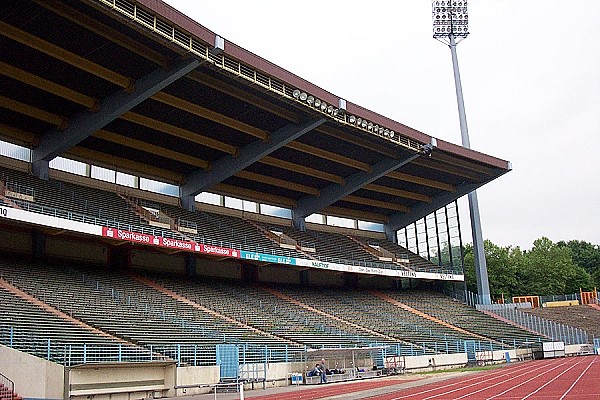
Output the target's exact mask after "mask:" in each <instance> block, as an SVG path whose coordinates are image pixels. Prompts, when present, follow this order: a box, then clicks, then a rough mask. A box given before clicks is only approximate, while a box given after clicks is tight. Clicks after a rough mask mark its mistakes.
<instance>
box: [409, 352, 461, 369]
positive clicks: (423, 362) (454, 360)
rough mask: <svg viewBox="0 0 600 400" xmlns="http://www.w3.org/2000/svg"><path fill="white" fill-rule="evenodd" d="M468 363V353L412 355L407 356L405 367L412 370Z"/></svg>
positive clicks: (459, 365)
mask: <svg viewBox="0 0 600 400" xmlns="http://www.w3.org/2000/svg"><path fill="white" fill-rule="evenodd" d="M466 363H467V353H455V354H435V355H424V356H410V357H406V358H405V368H406V369H407V370H408V371H410V372H418V371H423V370H424V371H427V370H431V369H433V368H435V369H449V368H458V367H462V366H464V365H465V364H466Z"/></svg>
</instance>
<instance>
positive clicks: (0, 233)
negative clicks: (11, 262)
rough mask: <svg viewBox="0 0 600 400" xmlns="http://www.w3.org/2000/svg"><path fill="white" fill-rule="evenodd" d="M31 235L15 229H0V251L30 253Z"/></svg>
mask: <svg viewBox="0 0 600 400" xmlns="http://www.w3.org/2000/svg"><path fill="white" fill-rule="evenodd" d="M31 246H32V243H31V233H30V232H28V231H23V230H17V229H12V228H11V229H7V230H4V229H0V249H2V250H3V251H8V252H18V253H27V254H30V253H31Z"/></svg>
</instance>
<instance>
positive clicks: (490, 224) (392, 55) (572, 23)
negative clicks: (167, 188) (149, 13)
mask: <svg viewBox="0 0 600 400" xmlns="http://www.w3.org/2000/svg"><path fill="white" fill-rule="evenodd" d="M166 2H167V3H169V4H171V5H172V6H173V7H175V8H176V9H178V10H180V11H182V12H183V13H184V14H186V15H188V16H189V17H191V18H192V19H194V20H196V21H197V22H199V23H200V24H202V25H204V26H205V27H207V28H208V29H210V30H212V31H214V32H215V33H216V34H218V35H220V36H222V37H223V38H225V40H226V41H230V42H233V43H235V44H237V45H239V46H241V47H243V48H245V49H246V50H249V51H251V52H253V53H255V54H257V55H259V56H261V57H263V58H265V59H267V60H269V61H271V62H273V63H275V64H277V65H278V66H280V67H282V68H285V69H286V70H288V71H290V72H292V73H294V74H296V75H298V76H300V77H302V78H304V79H306V80H308V81H310V82H312V83H314V84H316V85H318V86H320V87H321V88H323V89H325V90H327V91H329V92H331V93H333V94H335V95H337V96H339V97H341V98H344V99H346V100H348V101H350V102H352V103H355V104H359V105H361V106H363V107H366V108H368V109H370V110H372V111H375V112H377V113H379V114H383V115H385V116H386V117H389V118H391V119H394V120H396V121H398V122H401V123H403V124H405V125H408V126H410V127H412V128H415V129H417V130H419V131H422V132H424V133H426V134H427V135H430V136H433V137H436V138H439V139H442V140H445V141H449V142H452V143H456V144H460V143H461V136H460V127H459V121H458V111H457V106H456V94H455V89H454V79H453V72H452V60H451V55H450V50H449V48H448V46H447V45H445V44H443V43H440V42H438V41H436V40H435V39H433V38H432V27H431V2H430V1H428V0H402V1H389V0H387V1H384V0H371V1H368V2H367V1H364V0H362V1H358V0H344V1H342V0H330V1H316V0H303V1H301V2H300V1H296V2H292V1H281V0H279V1H277V0H252V1H247V0H246V1H244V0H229V1H228V0H220V1H210V2H209V1H196V0H167V1H166ZM468 10H469V21H470V22H469V32H470V35H469V36H468V37H467V38H466V39H465V40H464V41H462V42H461V43H460V44H459V45H458V48H457V49H458V61H459V65H460V73H461V79H462V86H463V94H464V100H465V109H466V116H467V123H468V127H469V136H470V142H471V148H473V149H474V150H477V151H481V152H483V153H487V154H490V155H493V156H495V157H498V158H501V159H504V160H508V161H510V162H511V163H512V166H513V170H512V171H511V172H509V173H507V174H505V175H504V176H502V177H500V178H498V179H496V180H495V181H493V182H491V183H489V184H487V185H485V186H484V187H482V188H480V189H479V190H478V191H477V193H478V198H479V208H480V212H481V222H482V227H483V235H484V238H485V239H489V240H491V241H492V242H494V243H495V244H497V245H500V246H519V247H521V248H522V249H530V248H531V247H532V245H533V241H534V240H536V239H538V238H540V237H542V236H545V237H548V238H550V239H551V240H552V241H554V242H556V241H559V240H571V239H575V240H585V241H588V242H592V243H594V244H600V178H599V175H600V155H599V153H600V145H599V144H598V142H597V138H598V136H600V45H599V44H598V40H597V39H596V38H595V35H596V34H597V31H598V26H599V24H600V0H577V1H564V0H563V1H559V0H527V1H523V0H471V1H469V4H468ZM468 214H469V213H468V208H467V202H466V197H465V198H464V199H463V200H462V201H461V219H462V220H461V222H462V224H463V225H462V226H463V228H462V230H463V233H464V234H466V235H468V234H469V232H470V228H469V225H468ZM465 241H467V242H468V241H469V238H467V239H466V240H465Z"/></svg>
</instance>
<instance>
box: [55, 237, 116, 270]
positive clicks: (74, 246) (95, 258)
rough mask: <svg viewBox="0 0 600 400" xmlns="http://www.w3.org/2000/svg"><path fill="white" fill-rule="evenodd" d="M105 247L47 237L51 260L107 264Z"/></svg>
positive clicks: (89, 242) (87, 242)
mask: <svg viewBox="0 0 600 400" xmlns="http://www.w3.org/2000/svg"><path fill="white" fill-rule="evenodd" d="M106 247H107V246H105V245H103V244H100V243H93V242H91V241H85V242H82V241H76V240H70V239H67V240H65V239H63V238H59V237H54V236H49V235H47V236H46V255H47V256H48V257H51V258H59V259H69V260H81V261H88V262H94V263H99V264H106V256H107V250H106Z"/></svg>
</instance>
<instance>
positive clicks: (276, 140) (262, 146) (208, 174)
mask: <svg viewBox="0 0 600 400" xmlns="http://www.w3.org/2000/svg"><path fill="white" fill-rule="evenodd" d="M325 121H326V119H325V118H318V119H312V120H310V121H306V122H301V123H298V124H289V125H286V126H284V127H283V128H280V129H278V130H276V131H275V132H273V133H271V134H270V135H269V138H268V140H265V141H262V140H258V141H254V142H252V143H250V144H248V145H247V146H245V147H243V148H241V149H240V150H239V153H238V154H237V155H227V156H225V157H223V158H220V159H219V160H217V161H215V162H213V163H212V168H211V170H210V171H202V170H198V171H196V172H194V173H192V174H190V175H188V176H187V178H186V183H185V184H184V185H182V186H181V188H180V196H181V198H182V201H183V202H184V203H187V201H188V200H187V199H186V198H187V197H193V196H196V195H197V194H198V193H201V192H203V191H205V190H208V189H210V188H211V187H213V186H214V185H215V184H217V183H220V182H223V181H224V180H225V179H227V178H229V177H231V176H233V175H235V174H236V173H237V172H239V171H241V170H243V169H244V168H246V167H248V166H250V165H252V164H253V163H255V162H257V161H258V160H260V159H261V158H263V157H265V156H266V155H268V154H270V153H272V152H274V151H275V150H277V149H279V148H281V147H282V146H285V145H286V144H287V143H289V142H291V141H293V140H295V139H297V138H299V137H300V136H302V135H304V134H305V133H307V132H310V131H311V130H313V129H315V128H316V127H317V126H319V125H321V124H323V123H325ZM188 207H189V205H188Z"/></svg>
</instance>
